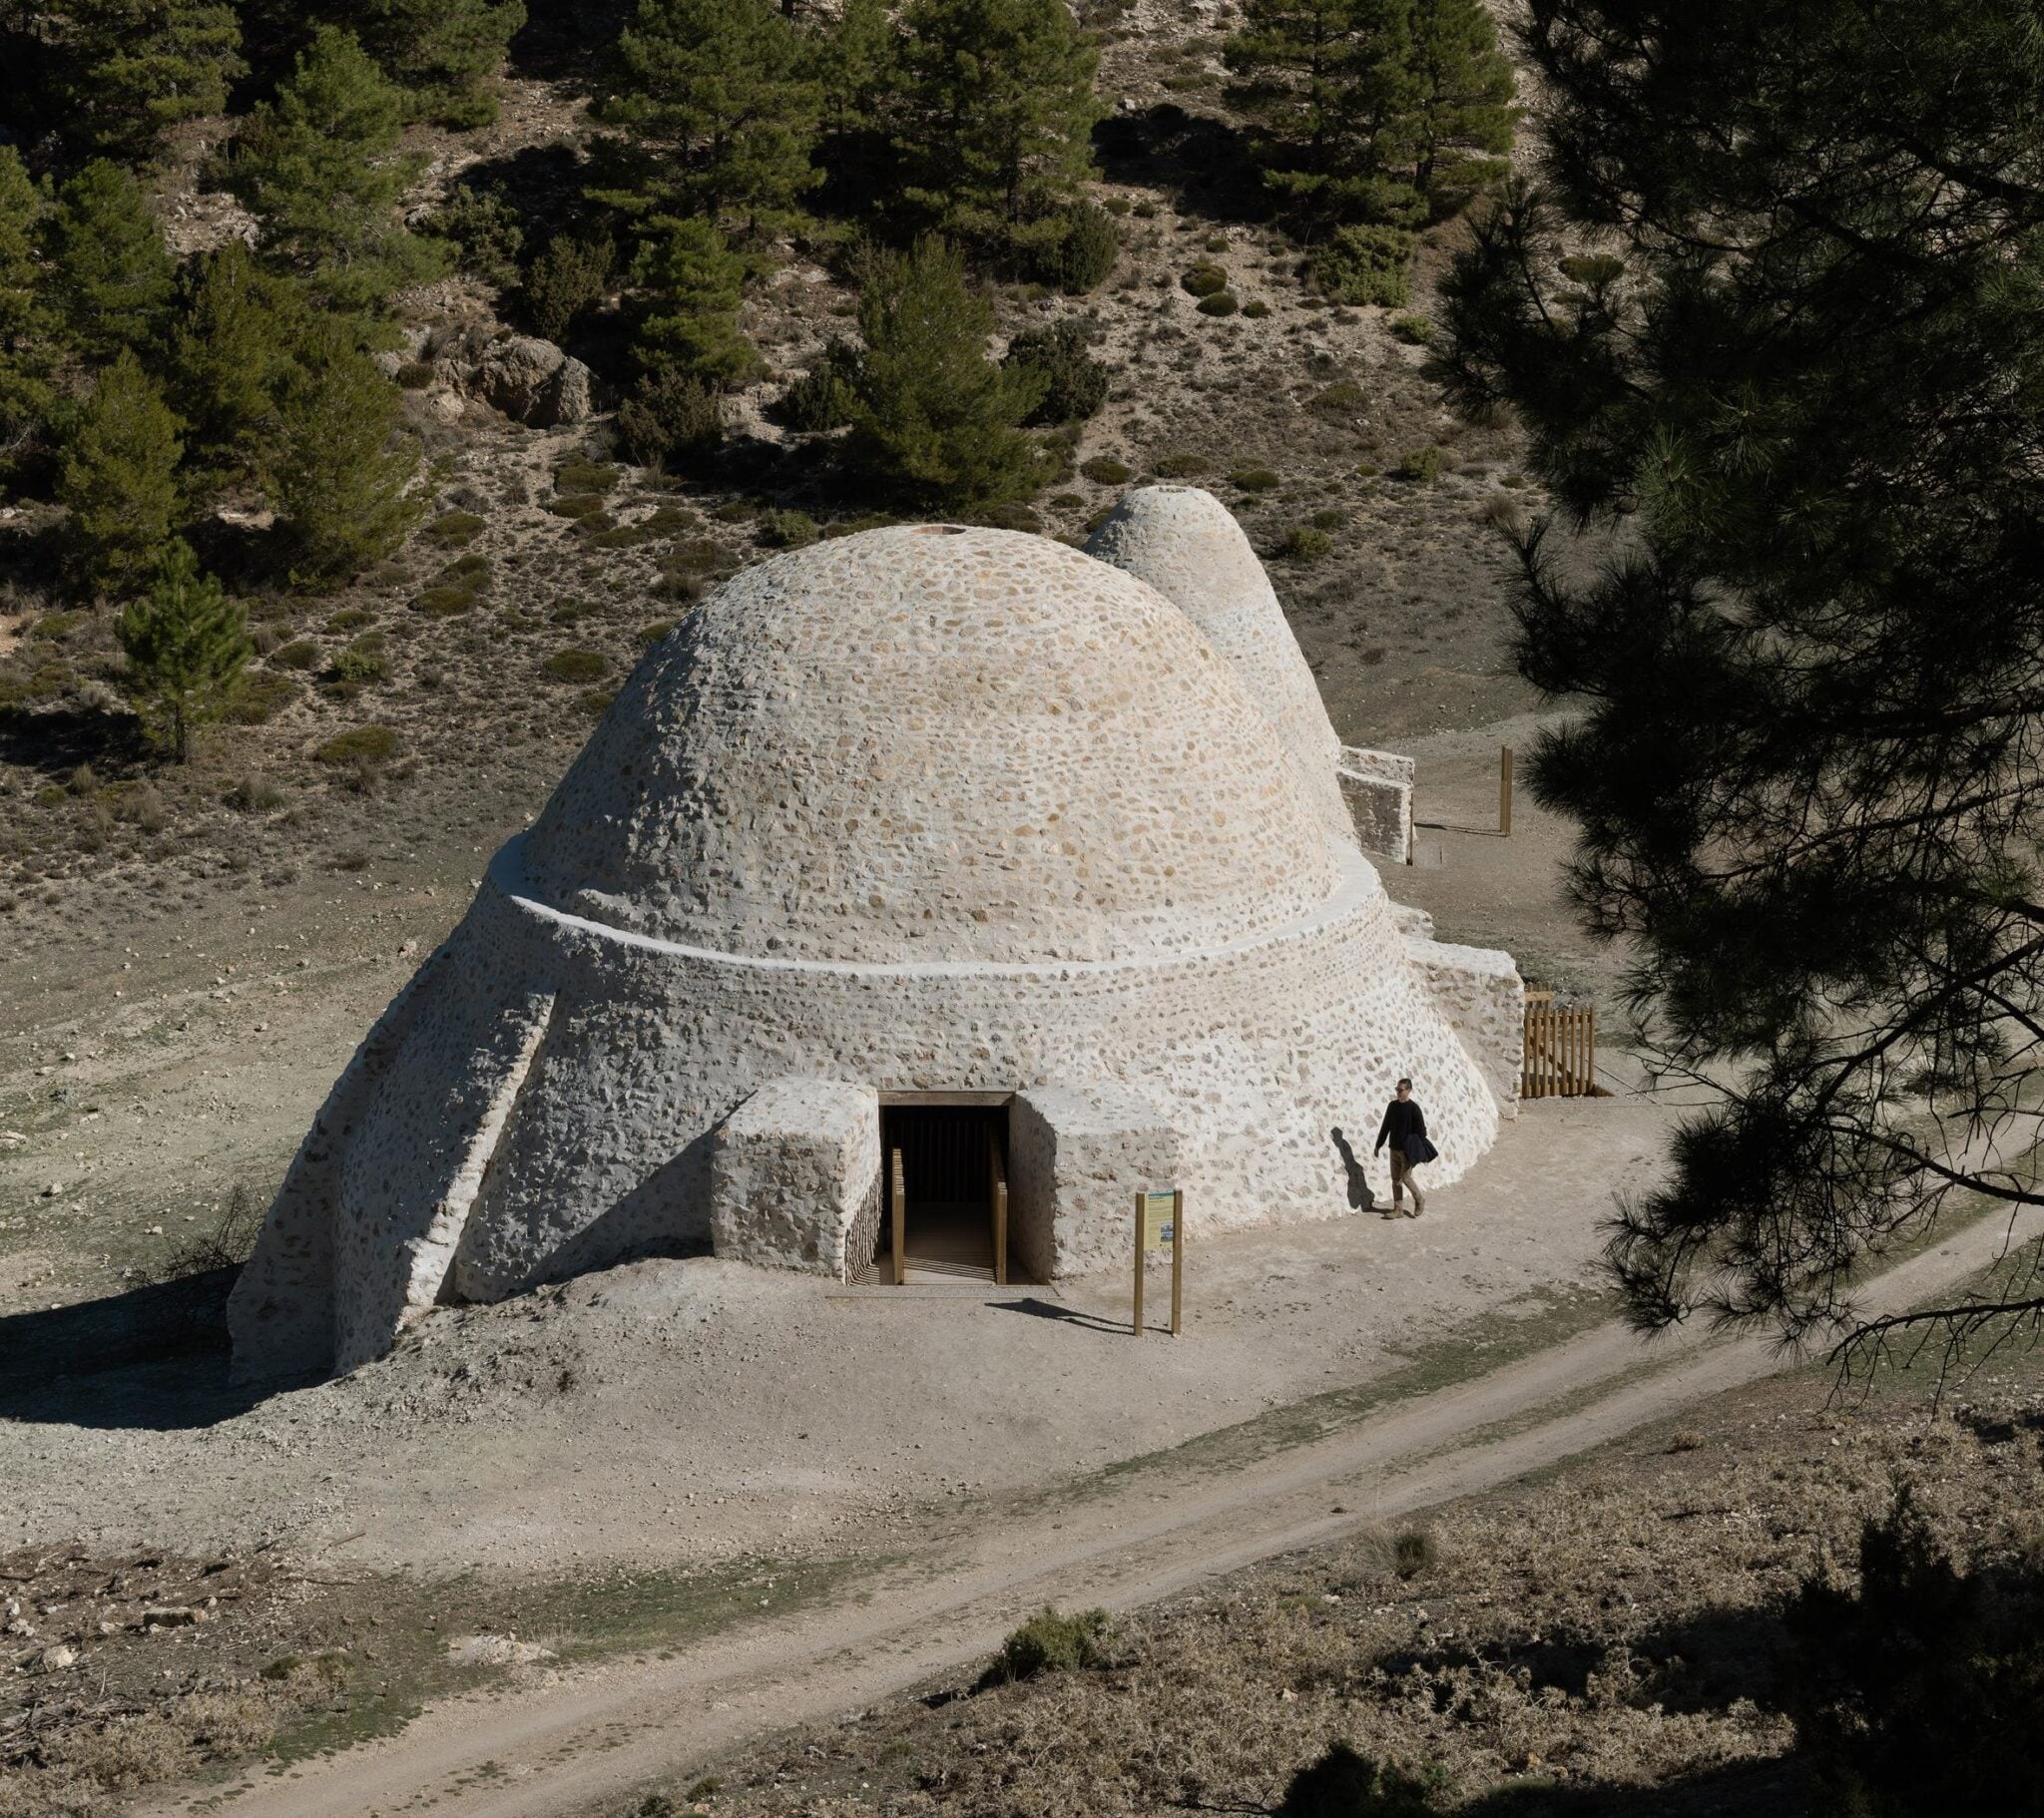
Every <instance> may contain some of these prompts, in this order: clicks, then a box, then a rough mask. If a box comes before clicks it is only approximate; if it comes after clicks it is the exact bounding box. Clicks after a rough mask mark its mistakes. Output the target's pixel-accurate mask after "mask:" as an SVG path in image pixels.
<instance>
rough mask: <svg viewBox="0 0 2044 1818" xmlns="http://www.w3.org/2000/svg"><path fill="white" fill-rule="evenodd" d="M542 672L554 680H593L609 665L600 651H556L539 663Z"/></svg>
mask: <svg viewBox="0 0 2044 1818" xmlns="http://www.w3.org/2000/svg"><path fill="white" fill-rule="evenodd" d="M539 667H540V670H541V672H542V673H543V674H545V675H547V676H550V677H551V678H552V679H553V680H554V681H556V682H594V681H596V679H597V678H598V677H599V676H601V675H603V674H604V672H605V671H606V670H608V669H609V668H610V667H611V666H610V661H609V659H608V658H606V657H605V656H604V655H603V653H602V652H601V651H583V650H566V651H556V652H555V653H554V654H553V655H552V656H551V657H549V658H548V659H547V660H546V662H544V663H543V664H541V665H540V666H539Z"/></svg>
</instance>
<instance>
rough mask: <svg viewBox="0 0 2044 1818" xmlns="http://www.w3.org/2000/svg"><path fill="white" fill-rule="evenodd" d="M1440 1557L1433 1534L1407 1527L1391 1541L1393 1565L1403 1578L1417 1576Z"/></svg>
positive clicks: (1394, 1569) (1393, 1568)
mask: <svg viewBox="0 0 2044 1818" xmlns="http://www.w3.org/2000/svg"><path fill="white" fill-rule="evenodd" d="M1438 1558H1439V1555H1438V1552H1437V1551H1436V1549H1435V1547H1434V1544H1433V1536H1432V1535H1430V1534H1428V1533H1426V1532H1425V1531H1424V1530H1423V1529H1419V1528H1407V1529H1405V1530H1404V1531H1403V1532H1402V1533H1401V1534H1399V1535H1398V1536H1397V1538H1396V1539H1395V1540H1393V1541H1392V1542H1391V1567H1392V1570H1393V1571H1395V1572H1396V1573H1397V1575H1398V1576H1399V1577H1400V1578H1401V1579H1413V1578H1417V1577H1418V1576H1419V1575H1420V1574H1421V1573H1422V1572H1424V1571H1426V1570H1427V1569H1428V1568H1429V1567H1430V1566H1432V1565H1433V1564H1434V1563H1435V1562H1436V1560H1437V1559H1438Z"/></svg>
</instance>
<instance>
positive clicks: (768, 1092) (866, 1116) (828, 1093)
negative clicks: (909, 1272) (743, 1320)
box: [710, 1080, 880, 1281]
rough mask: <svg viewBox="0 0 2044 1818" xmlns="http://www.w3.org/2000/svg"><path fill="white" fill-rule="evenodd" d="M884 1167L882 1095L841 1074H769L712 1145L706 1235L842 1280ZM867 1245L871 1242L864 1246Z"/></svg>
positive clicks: (726, 1250) (744, 1256) (853, 1263)
mask: <svg viewBox="0 0 2044 1818" xmlns="http://www.w3.org/2000/svg"><path fill="white" fill-rule="evenodd" d="M879 1177H880V1098H879V1094H877V1093H876V1092H874V1091H873V1089H872V1088H871V1087H870V1086H854V1085H849V1084H846V1083H844V1082H842V1081H837V1080H773V1081H769V1082H768V1083H767V1085H765V1086H763V1087H761V1088H760V1090H759V1091H758V1092H756V1093H754V1094H753V1096H752V1097H751V1098H749V1099H748V1100H747V1101H746V1102H745V1103H744V1104H743V1105H741V1106H740V1107H739V1108H738V1110H737V1111H735V1112H733V1113H732V1115H731V1116H730V1117H729V1118H727V1119H726V1120H725V1121H724V1123H723V1124H721V1125H720V1126H719V1127H718V1129H717V1133H716V1135H715V1136H714V1138H713V1139H712V1142H711V1147H710V1241H711V1247H712V1248H713V1249H714V1250H715V1251H716V1252H717V1254H718V1255H720V1256H729V1257H731V1258H733V1259H734V1260H736V1261H739V1262H751V1263H758V1264H760V1265H762V1266H763V1267H767V1268H777V1269H804V1270H807V1271H809V1272H811V1273H814V1274H820V1275H828V1276H830V1277H831V1278H832V1279H833V1280H837V1281H842V1280H844V1279H845V1278H846V1277H847V1276H848V1275H850V1274H851V1273H852V1272H853V1271H854V1270H855V1269H856V1268H857V1266H858V1265H859V1264H860V1263H863V1262H865V1261H866V1260H867V1259H868V1257H867V1256H857V1255H854V1254H852V1253H851V1238H852V1234H853V1232H854V1230H855V1229H856V1228H857V1226H858V1225H859V1223H860V1221H861V1214H862V1213H864V1212H865V1211H866V1210H867V1208H868V1206H869V1204H870V1203H871V1201H872V1197H873V1189H874V1186H875V1183H876V1182H877V1181H878V1179H879ZM868 1255H870V1251H868Z"/></svg>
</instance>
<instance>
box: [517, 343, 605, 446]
mask: <svg viewBox="0 0 2044 1818" xmlns="http://www.w3.org/2000/svg"><path fill="white" fill-rule="evenodd" d="M540 408H541V410H542V412H543V413H544V414H543V415H542V416H540V417H528V418H526V421H527V422H528V423H531V424H532V426H533V427H534V428H535V429H552V428H555V427H556V426H557V425H560V424H563V423H586V422H588V421H589V419H590V417H591V416H592V415H594V414H595V411H596V375H595V374H594V373H592V372H591V371H590V370H589V368H588V367H587V366H585V365H583V363H582V362H581V361H580V360H578V359H576V358H574V357H573V356H572V355H571V356H570V357H569V358H567V359H565V360H563V361H562V362H561V364H560V367H559V369H558V370H557V371H556V372H555V373H554V376H553V378H552V379H550V380H549V381H548V383H547V389H546V394H545V396H544V397H543V398H542V399H541V400H540Z"/></svg>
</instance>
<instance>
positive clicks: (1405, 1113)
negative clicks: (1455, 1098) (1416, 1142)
mask: <svg viewBox="0 0 2044 1818" xmlns="http://www.w3.org/2000/svg"><path fill="white" fill-rule="evenodd" d="M1415 1131H1416V1132H1418V1134H1419V1135H1420V1136H1425V1135H1426V1113H1425V1112H1423V1111H1421V1110H1420V1109H1419V1101H1418V1100H1416V1099H1404V1100H1399V1099H1393V1100H1392V1101H1391V1102H1390V1104H1388V1105H1386V1106H1385V1107H1384V1121H1383V1123H1381V1124H1379V1125H1378V1126H1377V1146H1376V1148H1374V1149H1372V1150H1371V1151H1370V1152H1371V1153H1372V1154H1375V1153H1377V1152H1378V1151H1379V1150H1381V1149H1382V1148H1383V1146H1384V1138H1385V1137H1386V1136H1389V1137H1390V1139H1391V1146H1392V1147H1393V1148H1395V1149H1396V1150H1397V1151H1398V1152H1399V1154H1401V1155H1402V1154H1403V1153H1404V1152H1405V1138H1406V1137H1407V1136H1411V1135H1412V1134H1413V1133H1414V1132H1415Z"/></svg>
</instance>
